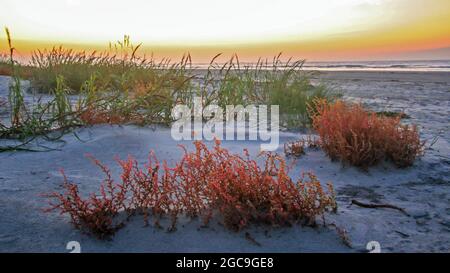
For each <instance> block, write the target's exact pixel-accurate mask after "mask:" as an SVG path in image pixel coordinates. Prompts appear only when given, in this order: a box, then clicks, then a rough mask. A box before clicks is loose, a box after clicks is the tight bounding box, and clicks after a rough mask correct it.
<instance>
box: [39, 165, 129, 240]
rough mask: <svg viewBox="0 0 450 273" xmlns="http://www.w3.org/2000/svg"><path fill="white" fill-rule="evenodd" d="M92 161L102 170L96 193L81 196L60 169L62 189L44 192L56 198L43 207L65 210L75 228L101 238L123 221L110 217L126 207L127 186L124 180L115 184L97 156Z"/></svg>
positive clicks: (62, 211)
mask: <svg viewBox="0 0 450 273" xmlns="http://www.w3.org/2000/svg"><path fill="white" fill-rule="evenodd" d="M94 162H95V164H97V165H98V166H99V167H100V168H101V169H102V170H103V172H104V173H105V174H106V178H105V179H104V181H103V183H102V185H101V186H100V195H99V196H98V195H95V194H91V195H90V196H89V197H88V198H86V199H83V198H82V197H81V196H80V193H79V190H78V186H77V185H76V184H73V183H70V182H69V181H68V179H67V177H66V175H65V174H64V171H61V173H62V174H63V177H64V184H63V188H64V189H65V192H64V193H57V192H54V193H50V194H47V195H45V196H46V197H47V198H49V199H53V200H56V203H53V202H50V208H49V209H47V211H51V210H55V209H57V210H59V211H60V212H61V214H65V213H67V214H69V215H70V217H71V222H72V224H74V226H75V227H76V228H79V229H82V230H87V231H90V232H92V233H93V234H94V235H96V236H98V237H99V238H103V237H108V236H110V235H113V234H114V233H115V231H116V230H117V229H118V228H120V227H121V226H122V225H123V222H115V221H114V218H115V217H116V216H117V215H118V213H119V211H120V210H125V211H127V210H128V207H127V204H126V194H127V188H128V187H127V185H126V184H122V185H118V184H115V183H114V182H113V180H112V179H111V173H110V171H109V170H108V169H107V168H106V167H105V166H103V165H102V164H100V162H98V161H97V160H95V159H94Z"/></svg>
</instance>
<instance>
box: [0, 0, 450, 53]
mask: <svg viewBox="0 0 450 273" xmlns="http://www.w3.org/2000/svg"><path fill="white" fill-rule="evenodd" d="M0 5H1V6H0V7H1V9H0V25H1V26H8V27H9V28H10V30H11V32H12V34H13V39H14V44H15V47H16V48H17V49H18V52H19V53H20V54H21V55H22V56H26V55H27V54H28V53H29V52H30V51H31V50H32V49H36V48H48V47H51V46H52V45H61V44H62V45H64V46H67V47H72V48H75V49H88V50H93V49H96V50H102V49H106V48H107V45H108V43H109V41H114V40H117V39H120V37H121V36H122V35H123V34H129V35H131V38H132V40H133V41H134V42H135V43H138V42H142V43H143V47H142V50H141V52H145V53H147V54H149V53H150V52H154V54H155V56H157V57H160V56H169V57H172V58H174V59H176V58H179V57H180V56H181V54H183V53H184V52H190V53H191V55H192V56H193V60H194V62H206V61H208V60H209V59H210V58H211V57H212V56H214V55H215V54H216V53H219V52H223V53H224V55H225V56H229V55H231V54H233V53H237V54H239V56H240V58H241V60H244V61H254V60H256V59H257V58H258V57H260V56H261V57H271V56H274V55H276V54H277V53H278V52H281V51H282V52H283V55H284V56H286V57H287V56H293V57H296V58H306V59H308V60H325V61H326V60H386V59H387V60H389V59H450V1H449V0H428V1H426V0H335V1H333V0H314V1H306V0H278V1H267V0H258V1H256V0H247V1H243V0H228V1H225V0H221V1H215V0H190V1H189V0H184V1H182V0H165V1H148V0H147V1H144V0H134V1H133V0H129V1H127V2H126V3H124V2H123V1H116V0H109V1H103V0H97V1H95V2H94V1H88V0H40V1H25V0H2V3H1V4H0ZM0 50H1V51H5V50H6V41H5V39H4V38H2V39H1V40H0Z"/></svg>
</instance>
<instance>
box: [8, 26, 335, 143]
mask: <svg viewBox="0 0 450 273" xmlns="http://www.w3.org/2000/svg"><path fill="white" fill-rule="evenodd" d="M6 33H7V38H8V44H9V48H10V52H9V55H8V56H2V57H1V58H0V70H1V69H2V67H6V70H5V71H6V72H5V74H6V75H10V76H11V77H12V83H11V85H10V93H9V101H8V106H7V107H9V110H10V113H11V119H10V125H9V126H6V125H4V124H1V123H0V138H16V139H21V140H27V139H30V138H34V137H36V136H38V135H41V136H44V137H47V138H49V134H50V133H53V132H55V131H58V132H60V133H61V134H58V135H59V136H60V135H62V134H63V133H65V132H67V131H70V130H72V129H73V128H74V127H77V126H84V125H92V124H100V123H110V124H123V123H133V124H142V125H143V124H156V123H159V124H166V125H169V124H170V123H171V122H172V121H173V120H172V117H171V111H172V109H173V107H174V106H175V105H177V104H187V105H190V106H192V101H193V100H192V99H193V97H194V96H200V97H202V99H203V106H207V105H210V104H217V105H219V106H221V107H223V108H225V107H226V105H243V106H246V105H249V104H254V105H279V109H280V114H281V116H280V118H281V120H280V121H281V125H282V126H284V127H287V128H299V127H308V126H309V125H310V123H311V118H310V116H309V112H308V111H307V109H308V105H310V104H311V103H312V101H313V100H315V99H318V98H320V99H326V100H327V101H330V102H331V101H333V99H334V95H332V93H330V92H329V90H328V89H327V88H326V87H325V86H323V85H318V86H314V85H312V84H311V81H310V76H311V75H310V72H306V71H304V70H303V69H302V67H303V63H304V61H303V60H296V61H293V60H292V59H289V60H287V61H285V62H283V61H282V60H281V54H279V55H278V56H276V57H274V58H273V59H272V60H271V61H269V60H262V59H260V60H258V62H257V63H256V64H250V65H249V64H245V65H241V63H240V62H239V58H238V56H237V55H234V56H233V57H232V58H231V59H230V60H229V61H227V62H225V63H218V62H216V60H217V58H218V57H219V56H220V54H218V55H216V56H215V57H214V58H213V59H212V60H211V62H210V64H209V66H208V68H207V69H206V71H204V70H200V69H196V68H195V67H194V66H193V65H192V61H191V57H190V55H189V54H187V55H184V56H183V57H182V59H181V60H180V61H179V62H172V61H171V60H170V59H162V60H161V61H156V60H154V59H153V58H150V59H148V58H146V57H145V56H144V57H142V56H139V55H138V54H137V52H138V49H139V48H140V44H139V45H137V46H134V45H133V44H132V43H131V42H130V38H129V36H124V38H123V40H121V41H118V42H116V43H115V44H110V47H109V50H107V51H105V52H92V53H87V52H85V51H82V52H76V51H74V50H71V49H65V48H63V47H54V48H52V49H51V50H36V51H34V52H33V54H32V58H31V61H30V63H29V64H28V65H21V64H19V63H17V62H16V61H15V60H14V57H13V55H14V48H13V46H12V41H11V36H10V34H9V30H7V29H6ZM0 73H1V71H0ZM22 79H27V80H29V82H30V86H31V89H32V90H34V91H38V92H41V93H48V94H51V95H53V99H52V100H51V101H49V102H46V103H38V104H36V105H34V106H29V105H26V104H25V102H24V94H23V90H22V85H21V80H22ZM71 95H72V96H74V95H78V96H79V97H78V100H77V101H76V102H74V101H73V100H72V101H71V100H70V99H69V96H71Z"/></svg>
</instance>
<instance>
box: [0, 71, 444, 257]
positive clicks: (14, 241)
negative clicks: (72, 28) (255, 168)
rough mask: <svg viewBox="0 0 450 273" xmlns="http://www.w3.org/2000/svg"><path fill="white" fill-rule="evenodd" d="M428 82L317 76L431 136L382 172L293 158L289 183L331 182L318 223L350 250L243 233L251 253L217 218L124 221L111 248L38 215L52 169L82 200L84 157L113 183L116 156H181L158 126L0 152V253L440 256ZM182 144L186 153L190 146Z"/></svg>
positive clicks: (439, 101)
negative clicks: (74, 244)
mask: <svg viewBox="0 0 450 273" xmlns="http://www.w3.org/2000/svg"><path fill="white" fill-rule="evenodd" d="M436 77H437V76H436V74H430V73H422V74H420V76H411V75H410V74H407V73H406V74H404V75H402V74H399V73H397V74H395V75H390V76H389V77H386V75H384V74H383V73H377V72H376V73H374V72H371V73H370V74H365V73H362V72H352V73H348V72H345V73H344V74H342V73H338V72H333V73H326V74H323V76H322V78H324V79H326V80H327V82H328V83H329V84H333V85H339V86H340V87H341V88H342V89H344V90H345V92H344V94H345V96H346V98H347V99H357V100H359V99H361V100H363V102H365V103H367V104H368V105H369V107H373V108H374V109H385V110H398V109H403V110H405V112H406V113H407V114H408V115H410V116H411V117H412V118H411V119H410V120H409V121H408V122H415V123H419V124H421V125H422V126H423V127H424V128H423V130H422V137H423V138H424V139H431V138H432V137H433V136H434V135H437V134H438V135H440V138H439V139H438V141H437V142H436V144H435V145H434V146H433V147H432V149H430V150H428V151H427V153H426V155H425V156H424V157H423V158H422V159H421V160H419V161H417V162H416V163H415V164H414V166H413V167H411V168H407V169H403V170H399V169H396V168H394V167H393V166H391V165H389V164H383V165H381V166H378V167H374V168H371V169H370V171H369V173H364V172H361V171H359V170H357V169H355V168H352V167H349V168H342V167H341V165H340V164H339V163H333V162H330V160H329V159H328V158H327V157H326V156H325V155H324V153H323V152H322V151H308V152H307V155H306V156H304V157H302V158H301V159H299V160H297V162H296V163H295V168H294V170H293V171H292V172H291V175H292V176H293V177H297V176H298V175H300V173H301V172H302V171H309V170H313V171H314V172H315V173H316V174H317V175H318V177H319V179H320V180H321V181H323V182H328V181H331V182H332V183H333V184H334V186H335V188H336V189H337V193H338V205H339V211H338V214H336V215H327V216H326V220H327V222H328V223H332V222H334V223H336V224H337V225H338V226H340V227H342V228H345V229H346V230H348V232H349V236H350V239H351V242H352V246H353V248H348V247H346V246H344V245H343V244H342V242H341V240H340V238H339V237H338V235H337V234H336V232H335V231H333V230H332V229H330V228H319V229H312V228H307V227H300V226H295V227H292V228H282V229H270V228H268V227H255V228H251V229H249V230H248V232H249V233H250V234H251V235H252V236H253V237H254V238H255V240H256V241H258V242H259V243H260V244H261V246H257V245H255V244H253V243H251V242H249V241H248V240H246V239H245V236H244V232H240V233H234V232H230V231H227V230H225V229H224V228H223V227H222V226H221V225H219V224H217V220H216V221H213V223H212V225H211V226H210V227H209V228H200V223H199V222H198V221H196V220H194V221H190V220H188V219H181V222H180V224H179V226H178V230H177V231H176V232H173V233H167V232H165V231H164V230H158V229H156V228H155V227H152V226H150V227H143V221H142V219H139V218H133V220H132V221H131V222H130V223H128V224H127V226H126V227H125V228H123V229H122V230H120V231H119V232H118V233H117V234H116V236H115V237H114V238H113V240H112V241H99V240H97V239H95V238H93V237H91V236H87V235H84V234H81V233H80V232H79V231H77V230H75V229H73V228H72V226H71V225H70V224H69V223H68V218H67V216H59V215H58V214H57V213H50V214H46V213H43V212H42V211H41V210H42V209H43V208H44V207H46V201H45V199H43V198H40V197H39V194H40V193H45V192H49V191H55V190H60V185H61V182H62V178H61V175H60V174H59V169H60V168H64V169H65V171H66V174H67V175H68V176H69V178H71V179H72V180H74V181H75V182H77V183H78V184H79V187H80V190H81V191H82V192H83V193H88V192H91V191H96V190H97V189H98V186H99V184H100V182H101V178H102V174H101V172H100V171H99V170H98V169H97V168H96V167H95V166H93V165H92V164H91V162H90V161H89V160H88V159H86V158H85V154H86V153H90V154H92V155H94V156H95V157H96V158H98V159H100V160H101V161H102V162H104V163H106V164H107V165H109V166H110V167H112V170H113V173H114V174H115V175H117V174H118V171H119V168H117V165H116V163H115V162H114V159H113V158H114V156H116V155H118V156H119V157H122V158H124V157H126V156H127V155H128V154H132V155H134V156H135V157H136V158H138V160H139V161H140V162H145V160H146V157H147V155H148V151H150V150H151V149H153V150H155V153H156V154H157V156H158V157H159V159H160V160H164V159H165V160H168V161H169V163H170V162H174V160H177V159H178V158H179V157H180V156H181V150H180V149H178V148H176V147H175V146H176V144H178V143H176V142H175V141H173V140H172V139H171V137H170V130H169V129H167V128H140V127H136V126H122V127H119V126H107V125H105V126H95V127H92V128H89V129H80V130H78V132H77V133H78V135H79V136H80V137H81V138H82V139H83V140H84V142H80V141H79V140H77V139H76V138H75V137H74V136H73V135H67V136H65V137H64V140H65V141H66V143H65V144H51V145H57V146H59V147H60V149H61V150H60V151H51V152H42V153H31V152H15V153H0V224H1V225H0V251H1V252H27V251H33V252H35V251H37V252H48V251H49V252H66V251H67V250H66V249H65V245H66V243H67V242H68V241H72V240H76V241H79V242H80V243H81V248H82V251H84V252H99V251H101V252H103V251H105V252H173V251H177V252H200V251H205V252H221V251H222V252H223V251H231V252H233V251H236V252H239V251H243V252H269V251H270V252H272V251H273V252H334V251H350V252H354V251H364V250H365V246H366V244H367V242H369V241H372V240H376V241H379V242H380V244H381V251H383V252H422V251H425V252H434V251H435V252H449V251H450V247H449V246H450V187H449V186H450V181H449V177H450V158H449V156H450V145H449V142H450V133H449V130H448V129H449V120H448V117H449V116H450V107H449V106H450V105H449V103H450V77H449V75H448V74H444V75H441V76H440V77H437V78H436ZM415 79H417V81H416V80H415ZM7 80H8V78H6V77H0V96H3V97H4V96H5V95H6V94H7V84H6V82H7ZM0 115H1V111H0ZM154 129H156V130H154ZM298 137H300V134H298V133H282V134H281V139H280V142H281V143H284V142H285V141H288V140H292V139H295V138H298ZM183 144H186V145H188V146H189V147H191V148H192V146H191V144H190V143H189V142H184V143H183ZM259 144H260V143H259V142H255V141H233V142H224V143H223V145H224V146H225V147H227V148H229V149H230V150H232V151H234V152H241V151H242V149H243V148H244V147H245V148H248V149H249V151H250V153H251V154H252V155H256V154H257V152H258V150H259ZM279 152H282V148H281V147H280V149H279ZM116 177H117V176H116ZM351 199H357V200H359V201H363V202H381V203H390V204H393V205H397V206H400V207H403V208H405V209H406V211H407V212H409V213H410V214H411V215H412V216H411V217H407V216H405V215H403V214H402V213H400V212H398V211H396V210H391V209H367V208H360V207H356V206H351V207H348V205H349V203H350V200H351Z"/></svg>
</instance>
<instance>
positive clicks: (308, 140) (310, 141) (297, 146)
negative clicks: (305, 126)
mask: <svg viewBox="0 0 450 273" xmlns="http://www.w3.org/2000/svg"><path fill="white" fill-rule="evenodd" d="M319 147H320V140H319V139H318V138H314V137H311V136H309V135H308V136H307V137H304V138H302V139H299V140H296V141H291V142H286V143H285V144H284V154H285V155H286V156H294V157H300V156H302V155H304V154H305V148H312V149H317V148H319Z"/></svg>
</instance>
